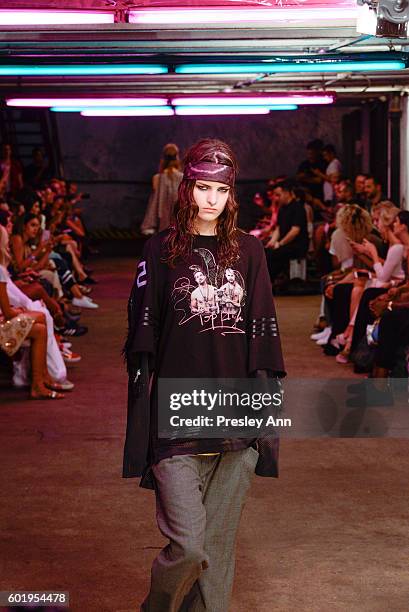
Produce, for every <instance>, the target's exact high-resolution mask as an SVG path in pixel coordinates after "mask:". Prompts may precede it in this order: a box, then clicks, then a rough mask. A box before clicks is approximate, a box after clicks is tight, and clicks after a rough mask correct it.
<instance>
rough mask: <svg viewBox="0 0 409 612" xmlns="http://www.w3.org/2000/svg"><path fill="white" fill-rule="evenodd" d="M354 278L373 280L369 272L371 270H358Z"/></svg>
mask: <svg viewBox="0 0 409 612" xmlns="http://www.w3.org/2000/svg"><path fill="white" fill-rule="evenodd" d="M354 278H367V279H371V278H372V274H371V273H370V272H369V270H357V271H356V272H354Z"/></svg>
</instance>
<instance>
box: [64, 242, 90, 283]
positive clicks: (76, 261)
mask: <svg viewBox="0 0 409 612" xmlns="http://www.w3.org/2000/svg"><path fill="white" fill-rule="evenodd" d="M65 248H66V249H67V251H68V253H70V255H71V257H72V265H73V268H74V270H75V272H76V273H77V274H78V278H79V280H80V281H82V280H84V278H87V274H86V272H85V270H84V268H83V267H82V264H81V262H80V260H79V259H78V257H77V254H76V252H75V251H74V249H73V247H72V245H71V244H70V243H68V244H67V245H66V247H65Z"/></svg>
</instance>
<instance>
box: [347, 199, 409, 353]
mask: <svg viewBox="0 0 409 612" xmlns="http://www.w3.org/2000/svg"><path fill="white" fill-rule="evenodd" d="M389 210H390V209H388V212H389ZM396 210H399V209H395V211H396ZM382 227H383V226H382V221H381V229H382ZM392 230H393V235H392V236H390V240H389V242H390V244H391V247H390V249H389V251H388V254H389V257H388V256H387V258H386V261H385V263H384V264H383V265H382V263H381V261H380V258H379V256H378V255H377V254H376V255H375V253H372V254H371V252H370V251H371V250H372V249H371V248H369V249H368V251H369V255H370V257H371V258H372V261H373V262H374V268H375V269H378V274H377V278H376V279H375V282H373V283H372V284H371V285H370V286H369V287H368V288H367V289H366V290H365V292H364V294H363V296H362V298H361V301H360V303H359V308H358V312H357V315H356V320H355V325H354V330H353V338H352V346H351V351H354V350H355V349H356V348H357V346H358V344H359V342H360V341H361V339H362V338H363V337H364V336H365V334H366V328H367V325H369V324H370V323H373V314H372V308H371V303H373V300H374V299H376V298H377V297H378V296H380V295H381V294H382V295H383V297H382V301H384V300H386V301H387V302H389V301H390V300H391V301H393V300H394V299H395V298H399V296H400V294H401V293H402V291H404V287H405V286H406V285H405V284H404V285H402V286H399V287H394V286H393V285H396V284H398V285H399V283H400V280H401V279H402V278H403V277H404V278H405V283H407V282H408V279H409V275H408V257H409V212H408V211H400V212H398V213H397V214H396V217H395V218H394V221H393V226H392ZM388 231H389V234H390V233H391V232H390V228H388ZM393 259H396V260H397V266H396V270H395V274H396V276H395V277H394V276H393V274H392V275H391V280H392V283H382V279H383V278H388V276H389V275H388V269H387V263H388V266H392V265H393ZM393 281H395V282H393ZM391 284H392V287H391V288H389V287H390V285H391ZM401 287H403V289H402V288H401Z"/></svg>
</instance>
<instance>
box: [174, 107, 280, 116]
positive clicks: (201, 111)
mask: <svg viewBox="0 0 409 612" xmlns="http://www.w3.org/2000/svg"><path fill="white" fill-rule="evenodd" d="M269 112H270V109H269V108H267V107H263V106H261V107H257V106H255V107H254V108H240V107H238V108H231V107H230V108H229V107H226V108H223V107H218V108H209V107H207V108H206V107H205V106H198V107H197V108H193V107H191V106H190V107H188V108H184V107H183V106H178V107H177V108H176V109H175V115H185V116H188V115H193V116H195V115H268V114H269Z"/></svg>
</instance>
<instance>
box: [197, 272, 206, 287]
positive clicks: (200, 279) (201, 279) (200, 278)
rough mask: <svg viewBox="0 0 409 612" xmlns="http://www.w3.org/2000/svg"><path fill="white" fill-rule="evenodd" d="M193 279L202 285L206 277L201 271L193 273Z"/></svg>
mask: <svg viewBox="0 0 409 612" xmlns="http://www.w3.org/2000/svg"><path fill="white" fill-rule="evenodd" d="M195 281H196V282H197V284H198V285H203V283H204V282H205V281H206V277H205V275H204V274H203V272H196V273H195Z"/></svg>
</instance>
